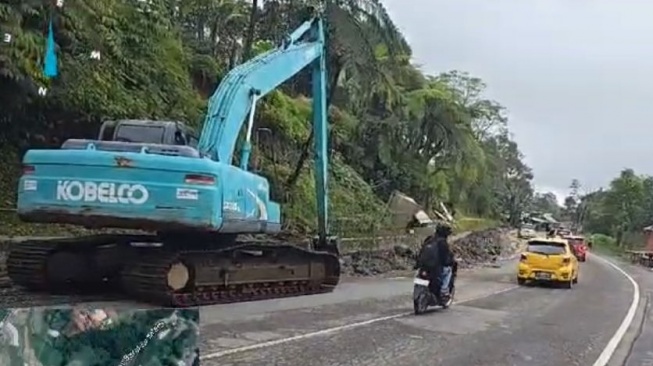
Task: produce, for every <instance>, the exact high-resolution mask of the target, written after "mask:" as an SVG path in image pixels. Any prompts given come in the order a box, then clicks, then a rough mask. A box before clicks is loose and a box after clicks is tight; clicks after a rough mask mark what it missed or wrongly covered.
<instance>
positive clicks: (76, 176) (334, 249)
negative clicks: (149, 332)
mask: <svg viewBox="0 0 653 366" xmlns="http://www.w3.org/2000/svg"><path fill="white" fill-rule="evenodd" d="M324 27H325V25H324V21H323V19H322V17H321V16H320V14H318V13H317V12H316V13H314V15H313V16H312V18H311V19H310V20H307V21H306V22H304V23H303V24H301V25H300V26H299V27H298V28H297V29H296V30H294V31H293V32H292V33H291V34H289V35H288V36H287V37H285V39H284V40H283V41H282V42H281V44H280V45H279V47H277V48H276V49H272V50H270V51H268V52H266V53H263V54H260V55H258V56H256V57H254V58H252V59H251V60H249V61H247V62H244V63H243V64H241V65H239V66H237V67H235V68H234V69H232V70H231V71H230V72H229V73H228V74H227V75H226V76H225V78H224V79H223V80H222V82H221V83H220V85H219V86H218V88H217V90H216V91H215V93H214V94H213V96H212V97H211V98H210V99H209V103H208V111H207V113H206V117H205V120H204V124H203V127H202V130H201V134H200V136H199V138H197V137H196V136H195V135H194V134H193V132H192V129H191V128H190V127H188V126H186V125H184V124H183V123H181V122H175V121H152V120H118V121H107V122H105V123H104V124H103V125H102V127H101V129H100V133H99V136H98V139H97V140H87V139H69V140H67V141H65V142H64V143H63V144H62V146H61V148H59V149H48V150H29V151H28V152H27V153H26V154H25V156H24V158H23V174H22V176H21V178H20V180H19V189H18V191H19V192H18V203H17V210H18V214H19V217H20V218H21V220H23V221H25V222H33V223H50V224H72V225H77V226H82V227H85V228H89V229H105V228H112V229H113V230H114V231H117V232H118V233H117V234H116V233H107V234H95V235H87V236H82V237H71V238H56V239H48V240H33V241H27V242H23V243H21V244H16V245H14V246H13V247H12V248H11V249H10V252H9V254H8V258H7V270H8V274H9V277H10V278H11V280H12V281H13V283H14V284H15V285H18V286H21V287H25V288H27V289H28V290H32V291H45V292H59V291H62V290H63V291H70V290H71V289H75V290H79V289H82V288H88V289H97V288H102V287H101V286H105V285H108V284H113V285H117V286H119V288H120V289H121V290H122V291H124V292H125V293H127V294H128V295H129V297H130V298H134V299H136V300H142V301H145V302H149V303H153V304H157V305H163V306H173V307H186V306H199V305H210V304H220V303H229V302H240V301H252V300H260V299H269V298H276V297H285V296H299V295H308V294H315V293H324V292H330V291H332V290H333V289H334V288H335V287H336V286H337V284H338V282H339V278H340V261H339V250H338V239H337V237H334V236H331V235H329V226H328V191H327V179H328V176H327V174H328V171H327V168H328V163H329V162H328V153H327V136H328V133H327V127H328V126H327V102H326V93H327V90H326V61H325V34H324ZM307 67H310V68H311V70H312V93H313V102H312V103H313V104H312V107H313V117H312V119H313V121H312V122H313V123H312V128H313V132H314V135H315V146H314V148H315V187H316V197H317V210H318V225H317V226H318V235H317V236H316V237H314V238H312V240H308V241H304V242H303V243H304V244H302V243H299V242H292V240H290V239H283V237H284V235H281V234H282V233H281V231H282V225H281V209H280V204H279V203H277V202H274V201H272V200H271V199H270V186H269V181H268V180H267V179H266V178H265V177H263V176H261V175H258V174H256V172H255V171H250V170H249V168H248V167H249V159H250V154H251V150H252V142H251V140H252V130H253V128H254V113H255V111H256V104H257V102H258V101H259V100H260V99H261V98H262V97H264V96H265V95H266V94H268V93H270V92H271V91H273V90H274V89H275V88H277V87H278V86H279V85H280V84H282V83H283V82H284V81H286V80H288V79H290V78H292V77H293V76H295V75H296V74H298V73H299V72H300V71H301V70H303V69H304V68H307ZM240 135H244V137H241V138H242V148H241V149H239V150H240V151H238V152H240V155H239V157H240V159H239V160H238V162H237V163H238V164H237V165H235V164H236V162H235V161H234V155H235V154H236V153H237V151H235V150H236V149H237V145H238V144H237V142H238V139H239V136H240ZM128 230H129V232H127V231H128Z"/></svg>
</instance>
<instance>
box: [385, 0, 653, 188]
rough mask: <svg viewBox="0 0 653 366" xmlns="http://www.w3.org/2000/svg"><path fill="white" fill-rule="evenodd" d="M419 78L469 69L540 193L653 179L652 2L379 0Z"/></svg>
mask: <svg viewBox="0 0 653 366" xmlns="http://www.w3.org/2000/svg"><path fill="white" fill-rule="evenodd" d="M382 2H383V3H384V4H386V7H387V8H388V11H389V12H390V14H391V16H392V18H393V19H394V21H395V22H396V24H397V25H398V26H399V28H400V29H401V30H402V32H403V33H404V35H405V36H406V37H407V39H408V41H409V43H410V44H411V46H412V48H413V52H414V56H415V62H416V63H417V64H419V65H421V69H422V70H423V71H425V72H427V73H438V72H441V71H446V70H450V69H459V70H464V71H469V72H470V73H472V74H474V75H475V76H479V77H481V78H482V79H484V80H485V81H486V83H487V84H488V93H487V94H488V96H490V97H491V98H493V99H496V100H497V101H499V102H500V103H501V104H503V105H504V106H506V107H507V108H508V110H509V111H510V122H509V123H510V130H511V131H512V132H513V133H514V137H515V139H516V140H517V142H518V143H519V146H520V148H521V150H522V152H523V153H524V154H525V155H526V161H527V163H528V164H529V165H530V166H531V167H532V168H533V170H534V173H535V184H536V187H537V189H539V190H552V191H554V192H556V193H557V194H559V195H562V194H566V193H567V191H568V186H569V183H570V182H571V179H572V178H578V179H579V180H580V181H581V184H582V185H583V186H584V188H585V189H586V190H589V189H594V188H597V187H599V186H604V185H607V184H608V182H609V181H610V179H612V178H613V177H615V176H616V175H617V174H618V173H619V171H620V170H621V169H623V168H625V167H631V168H633V169H635V171H637V172H639V173H642V174H652V175H653V160H652V158H653V143H652V141H653V139H651V137H649V133H650V132H649V131H651V130H653V92H651V90H650V88H651V85H653V21H652V20H651V19H653V18H652V17H653V1H652V0H648V1H646V0H642V1H634V0H591V1H590V0H573V1H570V0H565V1H562V0H382Z"/></svg>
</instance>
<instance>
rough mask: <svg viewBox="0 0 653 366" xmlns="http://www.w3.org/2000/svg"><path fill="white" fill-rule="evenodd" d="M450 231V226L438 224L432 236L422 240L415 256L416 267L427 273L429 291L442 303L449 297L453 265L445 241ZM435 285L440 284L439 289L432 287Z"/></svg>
mask: <svg viewBox="0 0 653 366" xmlns="http://www.w3.org/2000/svg"><path fill="white" fill-rule="evenodd" d="M452 231H453V230H452V228H451V226H449V225H447V224H444V223H439V224H438V225H437V226H436V228H435V232H434V233H433V235H431V236H429V237H428V238H426V240H424V244H422V249H421V250H420V253H419V255H418V256H417V266H416V267H417V268H424V269H425V270H426V271H428V273H429V280H430V284H429V287H430V290H431V291H432V292H433V293H434V294H436V293H438V292H439V293H440V295H442V297H443V298H444V301H447V299H446V297H447V296H449V282H450V281H451V275H452V267H453V264H454V256H453V253H452V252H451V249H450V248H449V243H448V241H447V239H448V238H449V236H450V235H451V233H452ZM437 283H440V288H436V287H434V286H435V285H436V284H437ZM432 286H433V287H432Z"/></svg>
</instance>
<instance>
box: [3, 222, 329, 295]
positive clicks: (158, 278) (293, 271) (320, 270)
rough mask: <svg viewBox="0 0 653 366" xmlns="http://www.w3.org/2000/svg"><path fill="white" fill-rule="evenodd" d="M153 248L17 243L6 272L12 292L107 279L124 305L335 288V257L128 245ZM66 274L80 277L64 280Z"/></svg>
mask: <svg viewBox="0 0 653 366" xmlns="http://www.w3.org/2000/svg"><path fill="white" fill-rule="evenodd" d="M156 241H157V240H156V237H153V236H121V235H97V236H90V237H83V238H70V239H54V240H39V241H29V242H23V243H20V244H16V245H14V246H12V249H11V250H10V253H9V256H8V258H7V270H8V273H9V277H10V278H11V280H12V282H13V283H14V284H15V285H19V286H22V287H25V288H27V289H30V290H38V291H47V292H60V291H66V292H69V291H71V289H72V288H74V289H76V290H80V289H82V288H94V289H96V290H98V289H106V288H107V286H105V285H107V284H109V283H114V282H113V281H107V279H115V280H116V281H115V282H117V283H119V285H120V287H121V289H122V290H124V291H125V292H126V293H127V294H129V295H130V297H133V298H135V299H138V300H141V301H145V302H148V303H153V304H156V305H161V306H174V307H188V306H199V305H212V304H225V303H234V302H242V301H254V300H265V299H273V298H280V297H290V296H302V295H310V294H318V293H325V292H330V291H332V290H333V289H334V288H335V287H336V285H337V284H338V281H339V276H340V262H339V259H338V256H337V255H336V254H332V253H329V252H316V251H311V250H308V249H304V248H301V247H298V246H295V245H288V244H277V243H274V244H262V243H238V244H235V245H232V246H229V247H227V248H220V249H215V248H211V247H209V246H206V245H205V248H199V249H198V248H197V247H196V248H194V249H192V250H184V249H179V248H181V247H180V246H179V245H176V246H173V245H170V246H168V245H166V246H158V247H152V246H146V247H133V246H130V245H129V244H130V243H134V242H140V243H144V242H145V243H147V242H150V243H152V242H156ZM106 248H109V249H111V250H106ZM73 261H78V262H77V263H74V264H73V263H72V262H73ZM80 261H81V262H80ZM117 263H120V265H119V266H117ZM64 267H65V268H64ZM70 268H77V269H79V268H81V269H83V270H77V271H74V272H73V273H70V272H66V269H68V270H70ZM58 271H64V272H66V273H63V274H62V273H58ZM93 271H95V272H93ZM71 278H72V279H71ZM71 281H72V282H71ZM80 282H81V285H83V286H82V287H80ZM71 283H73V285H71Z"/></svg>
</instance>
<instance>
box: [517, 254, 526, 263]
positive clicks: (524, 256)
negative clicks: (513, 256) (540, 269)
mask: <svg viewBox="0 0 653 366" xmlns="http://www.w3.org/2000/svg"><path fill="white" fill-rule="evenodd" d="M526 260H528V257H527V256H526V254H522V255H521V256H520V257H519V261H520V262H526Z"/></svg>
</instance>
